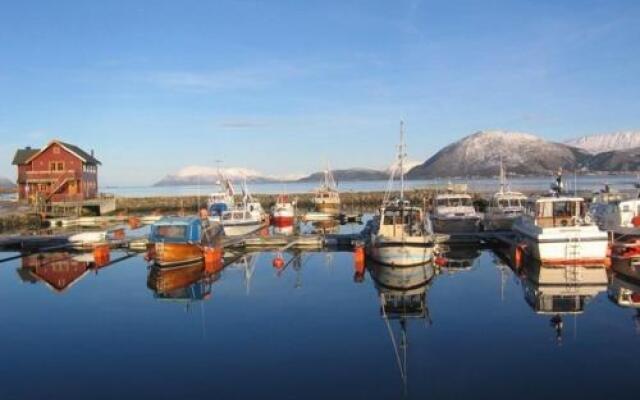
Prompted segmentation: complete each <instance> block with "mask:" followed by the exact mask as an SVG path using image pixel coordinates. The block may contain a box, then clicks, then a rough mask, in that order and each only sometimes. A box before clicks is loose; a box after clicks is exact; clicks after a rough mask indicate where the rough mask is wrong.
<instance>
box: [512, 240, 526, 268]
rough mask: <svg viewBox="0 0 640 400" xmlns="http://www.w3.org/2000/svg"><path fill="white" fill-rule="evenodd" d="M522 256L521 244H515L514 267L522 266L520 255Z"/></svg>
mask: <svg viewBox="0 0 640 400" xmlns="http://www.w3.org/2000/svg"><path fill="white" fill-rule="evenodd" d="M523 256H524V248H523V246H522V245H521V244H519V245H517V246H516V250H515V254H514V256H513V263H514V265H515V266H516V268H520V267H521V266H522V257H523Z"/></svg>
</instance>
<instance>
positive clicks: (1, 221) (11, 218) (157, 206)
mask: <svg viewBox="0 0 640 400" xmlns="http://www.w3.org/2000/svg"><path fill="white" fill-rule="evenodd" d="M437 192H438V191H437V190H435V189H433V188H427V189H408V190H406V191H405V196H406V198H407V200H409V201H410V202H411V203H412V204H414V205H416V206H419V207H423V206H424V207H425V208H427V209H429V208H430V204H431V201H432V199H433V197H434V195H435V194H436V193H437ZM468 193H469V195H471V197H472V198H473V203H474V206H475V207H476V209H477V210H478V211H480V212H483V211H484V209H485V207H486V206H487V204H488V202H489V200H490V199H491V197H492V196H493V193H486V192H478V191H469V192H468ZM523 193H524V194H525V195H526V196H528V197H531V196H535V195H540V194H542V192H540V191H539V190H531V191H523ZM590 194H591V192H586V191H584V192H578V196H581V197H585V198H586V199H587V200H589V195H590ZM288 196H289V198H290V199H292V200H296V201H297V208H299V209H302V210H312V209H313V208H314V205H313V197H314V195H313V193H297V194H296V193H292V194H289V195H288ZM252 197H253V198H254V199H255V200H257V201H259V202H260V203H261V204H262V207H263V208H264V209H265V210H266V211H268V210H270V209H271V207H272V206H273V205H274V204H275V200H276V197H277V196H276V195H272V194H254V195H252ZM340 198H341V202H342V210H343V211H344V212H347V213H348V212H361V211H371V210H375V209H376V208H378V207H379V206H380V205H381V204H382V202H383V200H384V198H385V192H384V191H363V192H343V193H340ZM207 200H208V196H193V195H178V196H149V197H117V198H116V210H115V211H114V212H113V213H110V214H107V215H135V216H141V215H149V214H167V215H171V214H187V215H197V213H198V210H199V209H201V208H203V207H206V206H207ZM86 215H92V214H90V213H87V214H86ZM69 218H72V217H69ZM44 226H45V224H43V223H42V221H41V218H40V216H39V215H35V214H33V213H32V210H31V208H30V207H27V206H25V205H24V204H20V203H16V202H12V201H0V233H4V232H7V231H9V230H14V231H15V230H24V229H39V228H43V227H44Z"/></svg>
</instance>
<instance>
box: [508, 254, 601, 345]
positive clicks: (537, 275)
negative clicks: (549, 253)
mask: <svg viewBox="0 0 640 400" xmlns="http://www.w3.org/2000/svg"><path fill="white" fill-rule="evenodd" d="M520 272H521V281H522V288H523V290H524V297H525V300H526V302H527V303H528V304H529V305H530V306H531V308H532V309H533V310H534V311H535V312H536V313H538V314H541V315H550V316H551V319H550V320H549V324H550V326H551V327H553V329H554V330H555V333H556V339H557V341H558V342H561V341H562V335H563V330H564V317H565V316H567V315H574V316H577V315H580V314H582V313H584V310H585V307H586V306H587V304H589V302H590V301H591V300H592V299H593V298H595V297H596V296H598V294H600V293H602V292H605V291H606V290H607V284H608V278H607V272H606V269H605V267H604V266H566V265H564V266H548V265H544V266H543V265H541V264H540V263H539V262H535V261H533V260H527V262H525V264H524V265H523V268H522V269H521V271H520Z"/></svg>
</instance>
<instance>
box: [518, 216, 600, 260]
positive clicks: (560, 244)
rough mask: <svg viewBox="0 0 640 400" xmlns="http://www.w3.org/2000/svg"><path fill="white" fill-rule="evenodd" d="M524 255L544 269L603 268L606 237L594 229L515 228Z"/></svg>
mask: <svg viewBox="0 0 640 400" xmlns="http://www.w3.org/2000/svg"><path fill="white" fill-rule="evenodd" d="M514 230H515V231H516V233H517V234H518V238H519V240H520V242H521V244H524V246H525V252H526V253H527V254H528V255H530V256H531V257H532V258H534V259H535V260H538V261H540V262H541V263H542V264H544V265H575V264H582V265H604V264H605V262H606V258H607V249H608V245H609V242H608V236H607V233H606V232H602V231H600V230H598V229H597V227H595V226H594V227H589V228H588V229H584V230H581V229H571V228H552V229H545V230H543V231H541V232H530V231H527V230H526V229H523V228H521V227H520V226H518V225H517V224H516V225H515V226H514Z"/></svg>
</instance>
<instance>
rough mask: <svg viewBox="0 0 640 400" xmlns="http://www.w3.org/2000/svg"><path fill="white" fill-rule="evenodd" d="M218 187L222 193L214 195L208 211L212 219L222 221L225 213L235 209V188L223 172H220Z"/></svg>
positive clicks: (210, 197) (208, 205)
mask: <svg viewBox="0 0 640 400" xmlns="http://www.w3.org/2000/svg"><path fill="white" fill-rule="evenodd" d="M218 177H219V180H218V186H220V191H218V192H215V193H212V194H211V195H210V196H209V201H208V202H207V210H208V211H209V215H210V219H214V220H218V221H219V220H220V217H221V216H222V214H223V213H224V212H225V211H229V210H231V209H233V208H234V207H235V194H236V191H235V188H234V187H233V183H232V182H231V180H230V179H229V178H228V177H227V176H225V175H224V174H223V173H222V172H220V171H218Z"/></svg>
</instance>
